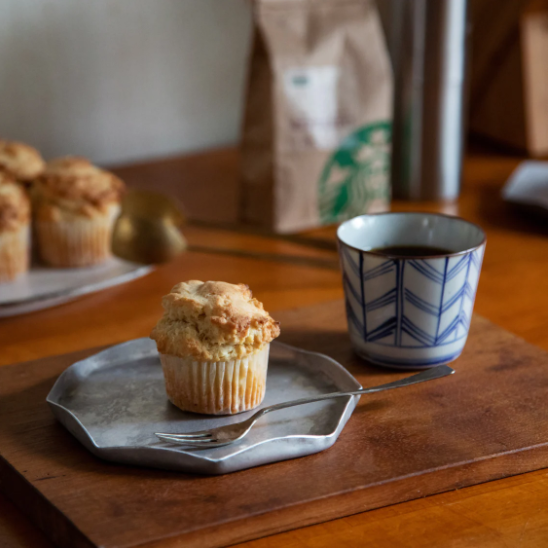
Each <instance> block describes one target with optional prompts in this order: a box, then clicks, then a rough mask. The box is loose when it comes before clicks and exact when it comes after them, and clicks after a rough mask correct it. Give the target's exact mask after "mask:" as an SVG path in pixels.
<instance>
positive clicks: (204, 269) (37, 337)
mask: <svg viewBox="0 0 548 548" xmlns="http://www.w3.org/2000/svg"><path fill="white" fill-rule="evenodd" d="M520 159H521V158H520V157H518V156H515V157H509V156H500V155H497V154H495V153H493V152H491V151H489V150H480V149H477V147H476V149H475V150H474V152H473V153H471V154H470V153H469V154H468V156H467V158H466V160H465V166H464V185H463V191H462V195H461V198H460V199H459V201H458V203H456V204H448V205H443V204H430V203H406V204H404V203H395V204H394V209H395V210H429V211H445V212H448V213H454V214H458V215H461V216H462V217H464V218H467V219H469V220H472V221H475V222H478V223H479V224H481V226H482V227H483V228H484V229H485V231H486V233H487V238H488V243H487V252H486V256H485V260H484V264H483V270H482V275H481V280H480V285H479V291H478V296H477V299H476V311H477V312H479V313H480V314H482V315H483V316H485V317H487V318H489V319H490V320H492V321H494V322H495V323H497V324H498V325H500V326H502V327H504V328H505V329H507V330H509V331H512V332H513V333H516V334H518V335H520V336H521V337H523V338H525V339H526V340H527V341H529V342H531V343H534V344H536V345H539V346H541V347H543V348H544V349H546V350H548V329H547V328H546V326H548V292H547V291H545V289H543V288H545V287H546V279H547V278H548V237H547V236H548V228H547V226H548V225H547V223H546V222H545V221H537V220H536V219H534V218H530V217H528V216H523V215H518V214H517V213H516V212H514V211H513V210H512V209H511V208H509V207H507V206H506V205H505V204H504V203H503V202H502V201H501V199H500V189H501V187H502V185H503V184H504V181H505V180H506V178H507V177H508V176H509V175H510V173H511V171H512V170H513V169H514V168H515V167H516V166H517V164H518V162H519V161H520ZM237 165H238V159H237V154H236V153H235V152H234V151H233V150H221V151H213V152H209V153H204V154H199V155H195V156H191V157H186V158H175V159H170V160H166V161H162V162H155V163H148V164H142V165H137V166H131V167H128V168H124V169H121V170H119V172H120V173H121V174H122V175H123V177H124V178H125V179H126V181H127V182H128V183H129V184H130V185H133V184H134V185H137V186H141V187H152V188H159V189H162V190H164V191H169V192H170V193H171V194H173V195H175V196H178V197H179V199H180V200H181V201H182V202H183V203H184V204H185V205H186V210H187V212H189V210H192V209H195V210H196V211H197V214H196V215H195V216H196V217H197V218H202V219H205V220H208V221H212V220H214V219H221V218H222V219H223V220H224V222H227V221H229V220H230V218H231V217H230V207H231V206H230V204H232V203H235V202H233V201H231V200H235V193H234V182H235V180H236V170H237ZM208 192H209V193H211V196H212V197H213V203H215V204H216V207H215V208H213V209H208V208H207V203H208V198H207V195H208ZM219 195H220V196H224V198H223V200H219V199H216V198H217V197H218V196H219ZM189 204H191V205H192V207H189ZM185 233H186V235H187V236H188V239H189V241H190V242H191V243H196V244H205V243H215V245H219V246H226V247H227V249H236V250H240V249H242V250H249V249H260V250H263V251H267V252H269V253H275V254H280V255H282V254H283V255H285V254H291V255H296V256H305V255H313V256H322V257H325V256H327V257H329V256H330V255H329V253H327V252H326V251H321V250H317V249H309V248H307V247H304V246H300V245H297V244H295V243H292V242H287V241H285V240H283V239H276V238H273V237H264V236H262V235H259V234H252V233H245V232H242V231H232V230H230V231H227V230H215V229H212V228H207V227H203V226H200V227H198V226H189V227H188V228H187V229H186V231H185ZM306 236H308V237H310V238H314V239H319V240H320V241H321V242H322V243H323V242H325V241H326V240H327V241H328V243H329V242H333V237H334V230H333V229H332V228H326V229H319V230H315V231H311V232H310V233H308V234H307V235H306ZM332 256H333V258H335V254H334V253H333V254H332ZM191 277H196V278H207V277H211V278H214V279H215V278H220V277H222V278H223V279H227V280H228V281H246V282H248V283H249V284H250V285H251V286H252V288H253V290H254V292H255V294H256V296H257V297H258V298H259V299H261V300H263V302H264V303H265V305H266V307H267V309H269V310H271V311H276V310H280V309H282V308H288V307H292V306H304V305H308V304H313V303H317V302H325V301H328V300H332V299H335V298H340V297H341V296H342V288H341V284H340V278H339V275H338V273H337V272H336V271H330V270H328V269H320V268H315V267H313V266H305V265H293V264H288V263H285V262H280V261H272V260H262V259H256V258H243V257H235V258H231V257H230V256H228V255H225V256H218V255H214V254H211V253H209V254H205V253H189V254H187V255H185V256H183V257H181V258H180V259H178V260H177V261H175V262H174V263H173V264H171V265H165V266H163V267H161V268H159V269H158V271H156V272H155V273H153V274H151V275H150V276H148V277H147V278H144V279H142V280H138V281H135V282H132V283H130V284H128V285H126V286H122V287H118V288H113V289H110V290H107V291H105V292H102V293H99V294H96V295H94V296H88V297H85V298H82V299H80V300H78V301H75V302H73V303H70V304H67V305H64V306H60V307H57V308H54V309H51V310H46V311H42V312H38V313H35V314H30V315H27V316H20V317H17V318H11V319H4V320H1V321H0V348H1V349H2V352H0V365H5V364H10V363H15V362H18V361H24V360H31V359H36V358H42V357H45V356H53V355H55V354H59V353H64V352H71V351H76V350H79V349H83V348H86V347H91V346H96V345H104V344H112V343H116V342H120V341H123V340H126V339H129V338H136V337H140V336H146V335H147V334H148V332H149V329H150V327H151V326H152V325H153V324H154V322H155V321H156V319H157V317H158V315H159V313H160V306H159V299H160V297H161V296H162V295H163V294H165V292H166V291H167V289H168V288H169V287H170V286H171V285H173V284H174V283H176V282H178V281H181V280H183V279H188V278H191ZM0 407H2V402H1V401H0ZM547 505H548V475H547V473H546V471H543V470H539V471H537V472H532V473H528V474H523V475H520V476H516V477H513V478H510V479H504V480H498V481H494V482H490V483H485V484H482V485H478V486H474V487H470V488H466V489H461V490H457V491H454V492H451V493H445V494H440V495H435V496H431V497H427V498H425V499H420V500H416V501H412V502H407V503H402V504H398V505H393V506H390V507H387V508H383V509H379V510H373V511H369V512H364V513H361V514H357V515H355V516H352V517H347V518H344V519H339V520H334V521H331V522H329V523H323V524H321V525H315V526H312V527H307V528H303V529H299V530H295V531H292V532H287V533H283V534H280V535H274V536H271V537H268V538H265V539H262V540H257V541H253V542H250V543H247V544H246V546H252V547H253V548H267V547H271V546H288V547H289V548H293V547H299V548H301V547H307V548H308V547H323V546H326V547H327V546H329V547H332V546H341V545H344V546H352V547H353V546H363V545H364V543H365V542H367V545H368V546H371V547H376V546H379V547H385V546H390V547H391V546H394V547H398V548H399V547H400V546H405V547H413V548H414V547H422V546H428V547H430V546H432V547H439V546H451V547H458V548H460V547H468V546H482V547H489V548H491V547H497V548H498V547H508V546H512V547H513V546H525V547H537V546H538V547H545V546H547V545H548V515H547V514H546V511H545V509H546V507H547ZM0 546H1V547H2V548H4V546H5V547H10V548H11V547H16V548H18V547H33V548H45V547H48V548H50V546H51V545H50V544H49V543H48V542H47V541H46V540H45V539H44V537H43V536H42V535H40V533H39V532H38V531H37V529H36V528H35V527H34V526H33V525H32V524H31V522H30V521H29V520H27V519H26V518H24V517H23V515H22V514H21V513H19V512H17V511H16V510H15V509H14V508H13V506H12V505H11V504H10V503H9V502H8V501H7V500H6V499H5V498H3V497H1V496H0Z"/></svg>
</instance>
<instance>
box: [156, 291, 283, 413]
mask: <svg viewBox="0 0 548 548" xmlns="http://www.w3.org/2000/svg"><path fill="white" fill-rule="evenodd" d="M162 304H163V307H164V310H165V312H164V315H163V317H162V318H161V319H160V321H159V322H158V324H157V325H156V327H155V328H154V329H153V330H152V333H151V335H150V336H151V338H152V339H154V340H155V341H156V344H157V346H158V352H159V353H160V360H161V362H162V368H163V371H164V378H165V383H166V392H167V395H168V398H169V399H170V401H171V402H172V403H173V404H175V405H176V406H177V407H179V408H180V409H182V410H183V411H192V412H194V413H205V414H208V415H232V414H234V413H241V412H242V411H248V410H249V409H253V408H254V407H257V406H258V405H259V404H260V403H261V402H262V401H263V398H264V395H265V389H266V371H267V366H268V353H269V348H270V342H271V341H272V340H273V339H275V338H276V337H277V336H278V335H279V334H280V327H279V324H278V322H276V321H274V320H273V319H272V318H271V317H270V315H269V314H268V312H266V311H265V310H264V308H263V305H262V303H260V302H259V301H258V300H257V299H254V298H253V296H252V294H251V291H250V289H249V287H248V286H247V285H244V284H238V285H233V284H229V283H225V282H200V281H197V280H192V281H189V282H184V283H180V284H177V285H176V286H175V287H174V288H173V289H172V290H171V293H170V294H169V295H166V296H165V297H164V298H163V300H162Z"/></svg>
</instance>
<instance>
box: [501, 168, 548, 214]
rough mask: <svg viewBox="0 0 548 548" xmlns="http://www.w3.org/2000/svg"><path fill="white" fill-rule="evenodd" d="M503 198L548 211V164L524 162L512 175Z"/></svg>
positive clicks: (503, 191)
mask: <svg viewBox="0 0 548 548" xmlns="http://www.w3.org/2000/svg"><path fill="white" fill-rule="evenodd" d="M502 196H503V198H504V199H505V200H507V201H509V202H516V203H519V204H524V205H534V206H538V207H542V208H544V209H548V162H539V161H536V160H528V161H525V162H522V163H521V164H520V165H519V166H518V167H517V168H516V169H515V170H514V172H513V173H512V175H510V178H509V179H508V181H507V183H506V185H505V186H504V188H503V190H502Z"/></svg>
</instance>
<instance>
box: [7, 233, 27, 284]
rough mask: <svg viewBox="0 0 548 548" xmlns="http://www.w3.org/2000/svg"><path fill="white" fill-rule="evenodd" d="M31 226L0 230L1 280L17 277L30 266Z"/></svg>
mask: <svg viewBox="0 0 548 548" xmlns="http://www.w3.org/2000/svg"><path fill="white" fill-rule="evenodd" d="M29 256H30V228H29V225H28V224H26V225H23V226H21V227H20V228H19V229H17V230H6V231H2V232H0V282H6V281H10V280H13V279H15V278H17V276H19V275H20V274H23V273H25V272H26V271H27V270H28V268H29Z"/></svg>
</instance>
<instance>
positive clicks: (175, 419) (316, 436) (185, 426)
mask: <svg viewBox="0 0 548 548" xmlns="http://www.w3.org/2000/svg"><path fill="white" fill-rule="evenodd" d="M270 355H271V357H270V362H269V375H268V381H267V395H266V397H265V401H264V402H263V406H264V405H271V404H273V403H278V402H281V401H287V400H293V399H297V398H299V397H304V396H306V395H308V394H310V395H314V394H318V393H325V392H331V391H336V390H355V389H359V388H361V386H360V384H359V383H358V382H357V381H356V379H355V378H354V377H353V376H352V375H351V374H350V373H349V372H348V371H347V370H346V369H345V368H344V367H343V366H342V365H340V364H339V363H337V362H336V361H335V360H333V359H331V358H329V357H328V356H325V355H323V354H318V353H315V352H308V351H305V350H300V349H298V348H294V347H291V346H288V345H285V344H282V343H279V342H274V343H272V344H271V350H270ZM358 400H359V397H358V396H354V397H352V396H349V397H346V398H338V399H335V400H329V401H326V402H319V403H314V404H308V405H304V406H298V407H294V408H290V409H286V410H283V411H277V412H275V413H272V414H269V415H266V416H265V417H263V418H262V419H261V420H260V421H259V422H258V423H257V425H255V426H254V428H253V429H252V431H251V432H250V434H248V436H247V437H246V438H245V439H244V440H242V441H241V442H238V443H236V444H232V445H229V446H225V447H219V448H216V449H203V450H188V449H183V448H182V447H181V446H175V445H173V444H169V443H166V442H162V441H160V440H158V439H157V438H156V436H154V432H158V431H164V432H165V431H169V432H180V433H182V432H189V431H193V430H199V429H205V428H209V427H214V426H218V425H221V424H226V423H229V422H234V421H239V420H242V419H243V418H245V417H246V416H249V414H250V413H252V412H247V413H242V414H241V415H235V416H229V417H226V416H225V417H207V416H205V415H194V414H192V413H183V412H182V411H180V410H179V409H177V408H176V407H175V406H173V405H171V404H170V403H169V402H168V401H167V397H166V395H165V390H164V384H163V376H162V373H161V365H160V361H159V357H158V353H157V350H156V345H155V343H154V342H153V341H151V340H150V339H147V338H143V339H136V340H133V341H129V342H126V343H123V344H120V345H117V346H113V347H111V348H109V349H107V350H104V351H102V352H100V353H98V354H96V355H94V356H90V357H89V358H86V359H85V360H82V361H80V362H77V363H75V364H73V365H72V366H70V367H69V368H68V369H66V370H65V371H64V372H63V373H62V374H61V376H60V377H59V378H58V379H57V381H56V383H55V385H54V386H53V388H52V389H51V391H50V393H49V394H48V396H47V402H48V404H49V405H50V407H51V409H52V411H53V414H54V415H55V417H56V418H57V419H58V420H59V421H60V422H61V423H62V424H63V425H64V426H65V427H66V428H67V429H68V430H69V432H71V433H72V434H73V435H74V436H75V437H76V438H77V439H78V440H79V441H80V442H81V443H82V444H83V445H84V446H85V447H86V448H87V449H88V450H89V451H90V452H91V453H93V454H94V455H96V456H97V457H99V458H101V459H104V460H108V461H113V462H119V463H124V464H131V465H137V466H148V467H154V468H162V469H168V470H178V471H185V472H192V473H199V474H224V473H228V472H234V471H236V470H242V469H245V468H250V467H253V466H258V465H261V464H266V463H271V462H276V461H281V460H286V459H291V458H296V457H302V456H305V455H310V454H313V453H317V452H319V451H323V450H324V449H327V448H328V447H331V446H332V445H333V444H334V443H335V441H336V440H337V438H338V436H339V434H340V432H341V431H342V429H343V428H344V425H345V424H346V422H347V420H348V419H349V418H350V415H351V414H352V411H353V410H354V408H355V406H356V404H357V402H358Z"/></svg>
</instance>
